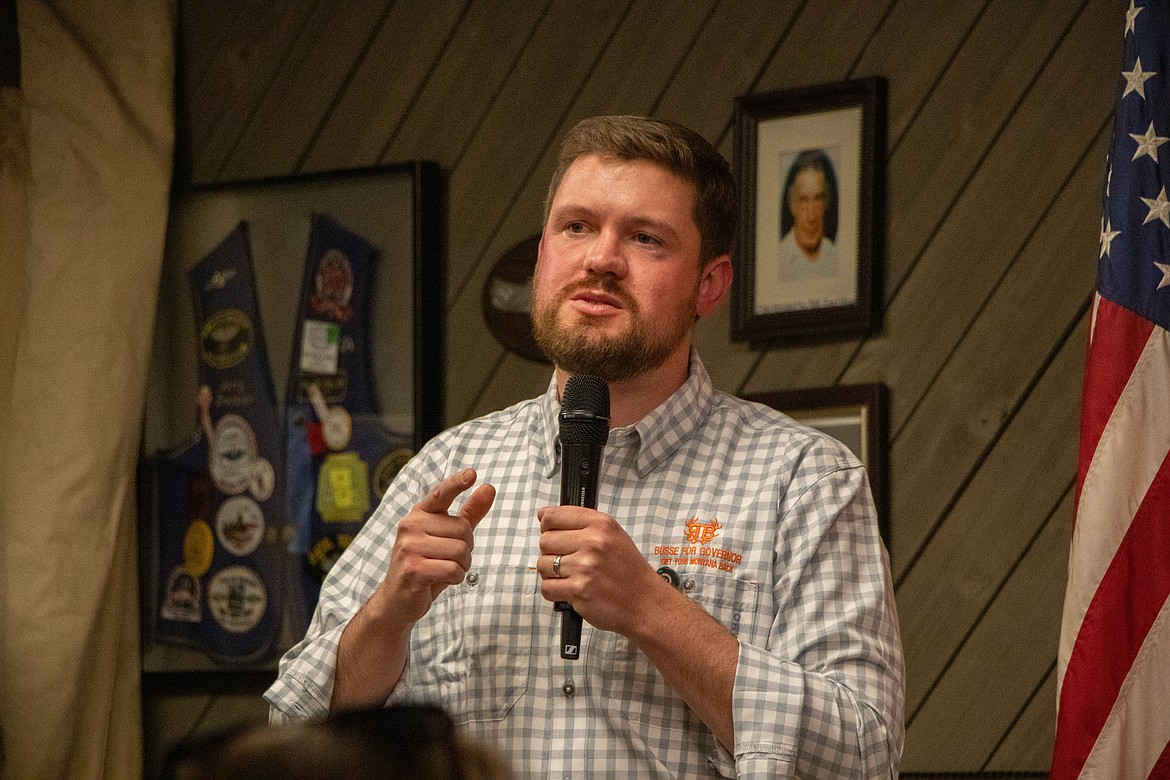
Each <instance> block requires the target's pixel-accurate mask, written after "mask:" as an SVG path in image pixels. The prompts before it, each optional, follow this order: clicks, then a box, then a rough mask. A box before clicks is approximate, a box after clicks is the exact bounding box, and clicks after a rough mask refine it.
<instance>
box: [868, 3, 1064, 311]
mask: <svg viewBox="0 0 1170 780" xmlns="http://www.w3.org/2000/svg"><path fill="white" fill-rule="evenodd" d="M1082 5H1083V0H1053V1H1052V2H1048V3H1044V4H1041V3H1019V2H1016V1H1015V0H995V2H993V3H991V5H990V6H989V7H988V9H987V13H986V14H984V15H983V16H982V17H981V18H980V19H979V21H978V24H976V26H975V27H974V29H973V30H972V31H971V34H970V36H969V37H968V39H967V40H966V41H965V42H964V45H963V47H962V48H961V49H960V50H959V51H958V52H957V53H956V56H955V59H954V60H953V61H952V62H951V64H950V66H949V67H948V69H947V71H946V73H945V74H944V75H943V77H942V79H941V80H940V81H939V84H938V87H937V88H936V89H935V90H934V92H933V93H932V94H931V96H930V100H929V101H927V103H926V104H924V105H923V106H922V109H921V111H920V112H919V113H918V114H917V116H915V117H914V121H913V122H912V123H911V124H910V125H909V126H907V128H906V131H905V133H904V134H903V135H901V136H896V135H895V134H894V133H893V132H891V134H890V138H891V139H895V138H896V139H897V140H896V141H895V142H894V143H893V144H891V149H892V150H893V151H892V153H891V165H890V168H889V174H888V177H887V182H886V189H887V193H888V197H889V206H890V207H889V214H888V221H889V222H888V224H889V229H888V232H887V248H888V252H887V263H886V272H887V279H888V284H887V288H886V289H887V292H888V294H889V295H891V296H892V295H893V293H894V292H895V291H896V290H897V289H898V287H899V286H900V284H901V282H902V281H903V280H904V278H905V276H906V275H907V274H909V273H910V270H911V269H912V268H913V266H914V263H916V262H917V260H918V258H919V256H920V255H921V253H922V251H923V250H924V249H925V247H926V245H927V244H928V243H929V241H930V239H931V237H932V236H933V235H934V233H935V232H936V231H937V229H938V226H939V224H940V223H941V222H942V221H944V220H945V219H946V216H947V213H948V211H949V210H950V209H951V208H952V207H953V205H954V202H955V200H956V199H957V198H958V196H959V195H960V194H961V193H962V191H963V188H964V185H965V183H966V182H967V181H969V180H970V178H971V176H972V175H973V174H974V172H975V170H977V167H978V162H979V161H980V160H981V159H982V158H983V157H984V156H985V155H986V154H987V152H988V150H989V149H990V148H991V147H992V146H993V145H994V144H995V143H996V141H997V140H998V137H999V135H1000V133H1001V132H1002V131H1003V128H1004V124H1005V123H1006V122H1007V121H1008V119H1009V118H1010V117H1011V116H1012V115H1013V114H1014V112H1015V110H1016V108H1017V103H1018V102H1019V101H1020V100H1021V99H1022V98H1023V96H1024V95H1026V94H1027V92H1028V90H1029V88H1030V87H1031V85H1032V83H1033V81H1034V80H1035V79H1036V77H1037V75H1038V74H1039V73H1040V72H1041V71H1042V70H1043V68H1044V67H1045V66H1046V64H1047V62H1048V60H1049V59H1050V58H1051V57H1052V55H1053V52H1054V51H1055V49H1056V48H1057V47H1058V46H1059V45H1060V44H1061V42H1062V41H1063V39H1064V37H1065V35H1066V34H1067V32H1068V27H1069V25H1070V24H1071V23H1072V22H1073V20H1074V19H1075V18H1076V17H1077V14H1078V13H1079V11H1080V10H1081V7H1082Z"/></svg>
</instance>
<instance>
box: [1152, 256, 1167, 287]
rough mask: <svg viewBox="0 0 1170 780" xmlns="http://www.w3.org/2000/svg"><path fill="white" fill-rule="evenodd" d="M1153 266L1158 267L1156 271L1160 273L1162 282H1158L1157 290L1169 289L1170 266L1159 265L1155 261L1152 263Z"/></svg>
mask: <svg viewBox="0 0 1170 780" xmlns="http://www.w3.org/2000/svg"><path fill="white" fill-rule="evenodd" d="M1154 265H1156V266H1158V270H1159V271H1161V272H1162V281H1160V282H1158V289H1159V290H1161V289H1162V288H1163V287H1170V265H1167V264H1166V263H1159V262H1158V261H1156V260H1155V261H1154Z"/></svg>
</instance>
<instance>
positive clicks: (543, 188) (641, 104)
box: [451, 2, 711, 417]
mask: <svg viewBox="0 0 1170 780" xmlns="http://www.w3.org/2000/svg"><path fill="white" fill-rule="evenodd" d="M710 11H711V2H706V3H699V2H684V3H669V4H666V3H662V4H660V3H645V2H639V3H635V4H634V5H633V6H632V7H631V9H630V13H629V15H628V16H627V17H626V18H625V20H623V22H622V24H621V26H620V27H619V28H618V30H617V32H616V33H615V35H614V37H613V39H612V41H611V42H610V43H609V45H608V46H607V48H606V50H605V52H604V54H603V56H602V58H601V60H600V61H599V63H598V67H597V69H596V70H594V71H593V72H592V73H591V74H590V75H589V78H588V79H587V80H586V81H585V82H584V83H583V84H582V86H581V91H580V94H579V95H578V96H577V99H576V100H575V101H574V102H573V105H572V107H571V108H570V109H569V111H568V112H567V113H566V115H565V117H564V119H563V121H562V122H561V124H560V127H559V128H558V129H557V132H556V133H555V134H554V136H553V142H552V143H550V144H549V145H548V146H546V147H545V149H544V152H543V154H542V155H541V157H540V158H539V160H538V161H537V163H536V165H535V166H534V167H533V168H532V170H531V171H530V172H529V174H528V176H527V178H526V179H525V182H524V186H523V187H522V188H521V189H520V191H519V193H518V194H517V196H516V198H515V200H514V201H513V203H512V204H511V206H510V208H509V209H508V213H507V215H506V216H505V217H504V220H503V222H502V223H501V224H500V226H499V229H498V230H497V231H496V232H495V234H494V235H493V236H492V238H491V240H490V241H489V242H488V244H487V247H486V249H485V251H484V253H483V256H481V257H480V258H479V259H478V260H477V264H476V269H475V272H474V274H473V275H472V276H471V278H470V279H469V281H468V284H467V285H466V286H465V288H464V290H463V294H462V295H461V296H460V298H459V300H458V301H456V303H455V307H454V309H453V311H452V318H451V322H452V327H453V328H454V327H455V323H460V324H461V326H463V327H464V329H465V330H466V334H465V335H461V336H460V340H461V341H462V340H464V339H473V340H475V341H469V342H467V343H468V346H469V347H470V348H473V349H481V350H486V351H488V352H489V353H490V352H493V351H494V352H495V353H496V354H497V363H496V368H495V369H494V370H493V371H492V373H491V375H490V376H489V378H488V379H487V382H486V384H485V386H484V387H482V388H481V389H480V392H479V394H478V395H477V396H473V406H472V407H471V408H469V409H467V410H466V411H465V412H464V414H463V415H462V417H475V416H477V415H479V414H484V413H486V412H489V411H492V410H495V409H501V408H504V407H506V406H508V405H510V404H512V403H515V402H516V401H519V400H522V399H524V398H529V397H531V396H533V395H535V394H536V393H539V392H541V391H542V390H543V389H544V387H545V385H546V384H547V382H548V377H549V372H550V368H549V366H548V365H547V364H543V363H535V362H532V361H529V360H525V359H524V358H520V357H517V356H515V355H512V354H505V353H504V352H503V351H502V350H501V349H500V348H499V346H498V345H497V344H496V343H495V342H494V341H493V340H492V338H491V336H490V335H488V334H487V332H486V329H485V328H484V327H483V324H482V319H481V318H480V315H479V312H480V308H479V307H480V303H479V301H480V296H481V294H482V289H483V285H484V282H485V280H486V278H487V275H488V272H489V271H490V270H491V266H492V265H493V263H494V262H495V260H496V259H497V258H498V257H499V256H500V255H502V254H503V253H504V252H505V251H507V250H508V249H509V248H511V247H512V246H514V245H515V244H516V243H518V242H519V241H520V240H521V239H523V238H526V237H528V236H530V235H532V234H534V233H539V232H540V230H541V214H542V211H543V205H544V198H545V194H546V192H547V189H548V182H549V180H550V179H551V177H552V174H553V170H554V169H555V167H556V155H557V151H558V147H559V144H560V141H561V139H562V138H563V137H564V135H565V133H566V132H568V130H569V129H570V128H572V127H573V126H574V125H575V124H576V123H577V122H579V121H580V120H582V119H584V118H586V117H589V116H597V115H604V114H638V115H645V114H649V113H651V112H652V110H653V107H654V105H655V103H656V102H657V100H658V99H659V96H660V95H661V94H662V93H663V91H664V90H665V89H666V87H667V85H668V84H669V83H670V81H671V79H672V77H674V74H675V73H676V71H677V70H678V68H679V63H680V62H681V61H682V60H683V58H684V57H685V56H686V55H687V52H688V51H689V50H690V49H691V48H692V46H693V44H694V41H695V38H696V36H697V35H698V34H699V31H700V30H701V29H703V26H704V22H705V21H706V20H707V17H708V14H709V13H710ZM631 74H634V75H633V76H632V75H631ZM480 339H482V341H480Z"/></svg>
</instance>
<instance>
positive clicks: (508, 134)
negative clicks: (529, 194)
mask: <svg viewBox="0 0 1170 780" xmlns="http://www.w3.org/2000/svg"><path fill="white" fill-rule="evenodd" d="M592 11H593V13H590V14H588V15H586V16H584V17H583V16H582V15H581V14H580V8H579V7H578V5H577V4H576V3H574V2H572V1H571V0H568V1H562V0H558V1H557V2H555V3H553V5H552V6H551V7H550V8H549V12H548V13H547V14H546V15H545V17H544V18H543V19H542V20H541V22H540V24H539V25H538V26H537V30H536V31H535V33H534V35H533V36H532V40H531V41H530V42H529V45H528V46H527V47H526V48H525V50H524V53H523V54H522V55H521V59H520V62H519V64H518V65H517V67H516V69H515V71H514V73H513V75H512V77H510V78H509V79H508V81H507V82H506V83H505V84H504V86H503V88H502V89H501V91H500V94H499V96H498V97H497V98H496V100H495V101H494V102H493V103H492V107H491V110H490V111H489V112H488V114H487V116H485V117H484V121H483V122H482V123H481V124H480V126H479V127H478V128H477V130H476V133H475V136H474V137H473V138H472V139H471V143H470V144H469V145H468V147H467V151H466V152H465V153H464V154H463V155H462V157H461V159H460V160H459V164H458V166H457V167H456V168H455V169H454V170H453V171H452V172H451V175H450V179H449V186H448V192H449V197H448V206H447V211H448V231H447V236H448V252H447V257H448V270H447V292H448V298H447V301H448V304H447V305H448V312H449V314H448V322H449V323H451V327H450V329H449V331H448V341H447V344H448V357H447V365H448V367H449V370H448V372H447V420H448V422H456V421H458V420H460V419H462V416H463V414H464V413H465V412H466V410H467V409H468V408H470V407H471V405H472V404H473V403H474V398H475V397H476V396H477V395H478V389H479V388H480V387H481V386H482V385H483V383H484V382H485V381H487V379H488V377H490V375H491V373H492V370H493V368H494V366H495V360H496V359H497V358H498V356H499V354H500V351H499V349H498V348H497V347H496V346H495V345H494V341H493V340H492V339H491V337H490V335H488V334H487V333H485V329H484V327H483V320H482V318H481V317H480V315H479V309H478V296H479V293H480V291H479V290H478V289H471V285H470V284H469V281H470V279H471V278H472V277H473V275H474V274H475V272H476V268H477V267H478V266H479V265H481V264H482V257H483V249H484V246H485V245H486V244H487V243H488V242H489V241H490V240H491V238H492V236H493V235H494V234H495V233H496V231H498V230H499V226H500V224H501V223H502V221H503V220H504V218H505V217H506V215H507V212H508V209H509V208H510V206H511V203H512V201H513V199H514V198H515V197H516V193H517V192H518V191H519V190H520V189H522V188H523V186H524V182H525V180H526V177H527V176H528V175H529V174H530V172H531V169H532V168H533V167H534V166H535V164H536V162H537V161H538V160H539V159H540V157H541V155H542V154H543V153H544V151H545V149H546V147H548V145H549V144H550V143H551V142H552V141H553V136H554V135H555V133H556V131H557V129H558V128H559V127H560V124H561V122H562V121H563V118H564V115H565V114H566V113H567V112H568V110H569V107H570V106H571V105H572V104H573V101H574V100H575V99H576V96H577V94H578V92H579V90H580V85H581V84H582V83H583V82H584V81H585V80H586V79H587V78H588V77H589V74H590V73H591V72H592V71H593V70H594V68H595V67H596V66H597V62H598V60H599V57H600V55H601V52H603V51H604V50H605V48H606V46H607V45H608V43H609V41H610V39H611V38H612V37H613V35H614V33H615V31H616V30H617V28H618V26H619V25H620V24H621V22H622V19H623V18H624V17H625V15H626V13H627V12H628V6H627V4H626V3H625V2H610V3H607V4H605V5H604V6H603V5H602V4H600V3H598V4H595V5H594V6H592ZM464 295H467V296H471V298H469V299H468V302H465V303H463V307H464V308H463V311H464V312H467V311H468V308H470V310H471V312H474V315H471V314H470V313H469V316H474V320H472V321H470V322H467V321H462V319H463V318H462V317H459V316H453V315H454V313H455V312H456V311H457V310H458V309H459V305H460V301H461V299H462V297H463V296H464ZM472 299H474V305H469V304H470V301H471V300H472ZM469 325H470V326H471V328H470V329H469V328H468V326H469ZM483 345H487V347H488V348H487V349H484V347H483Z"/></svg>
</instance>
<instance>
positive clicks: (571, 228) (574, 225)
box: [565, 222, 585, 233]
mask: <svg viewBox="0 0 1170 780" xmlns="http://www.w3.org/2000/svg"><path fill="white" fill-rule="evenodd" d="M565 232H567V233H584V232H585V226H584V225H583V224H581V223H580V222H570V223H569V224H567V225H565Z"/></svg>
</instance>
